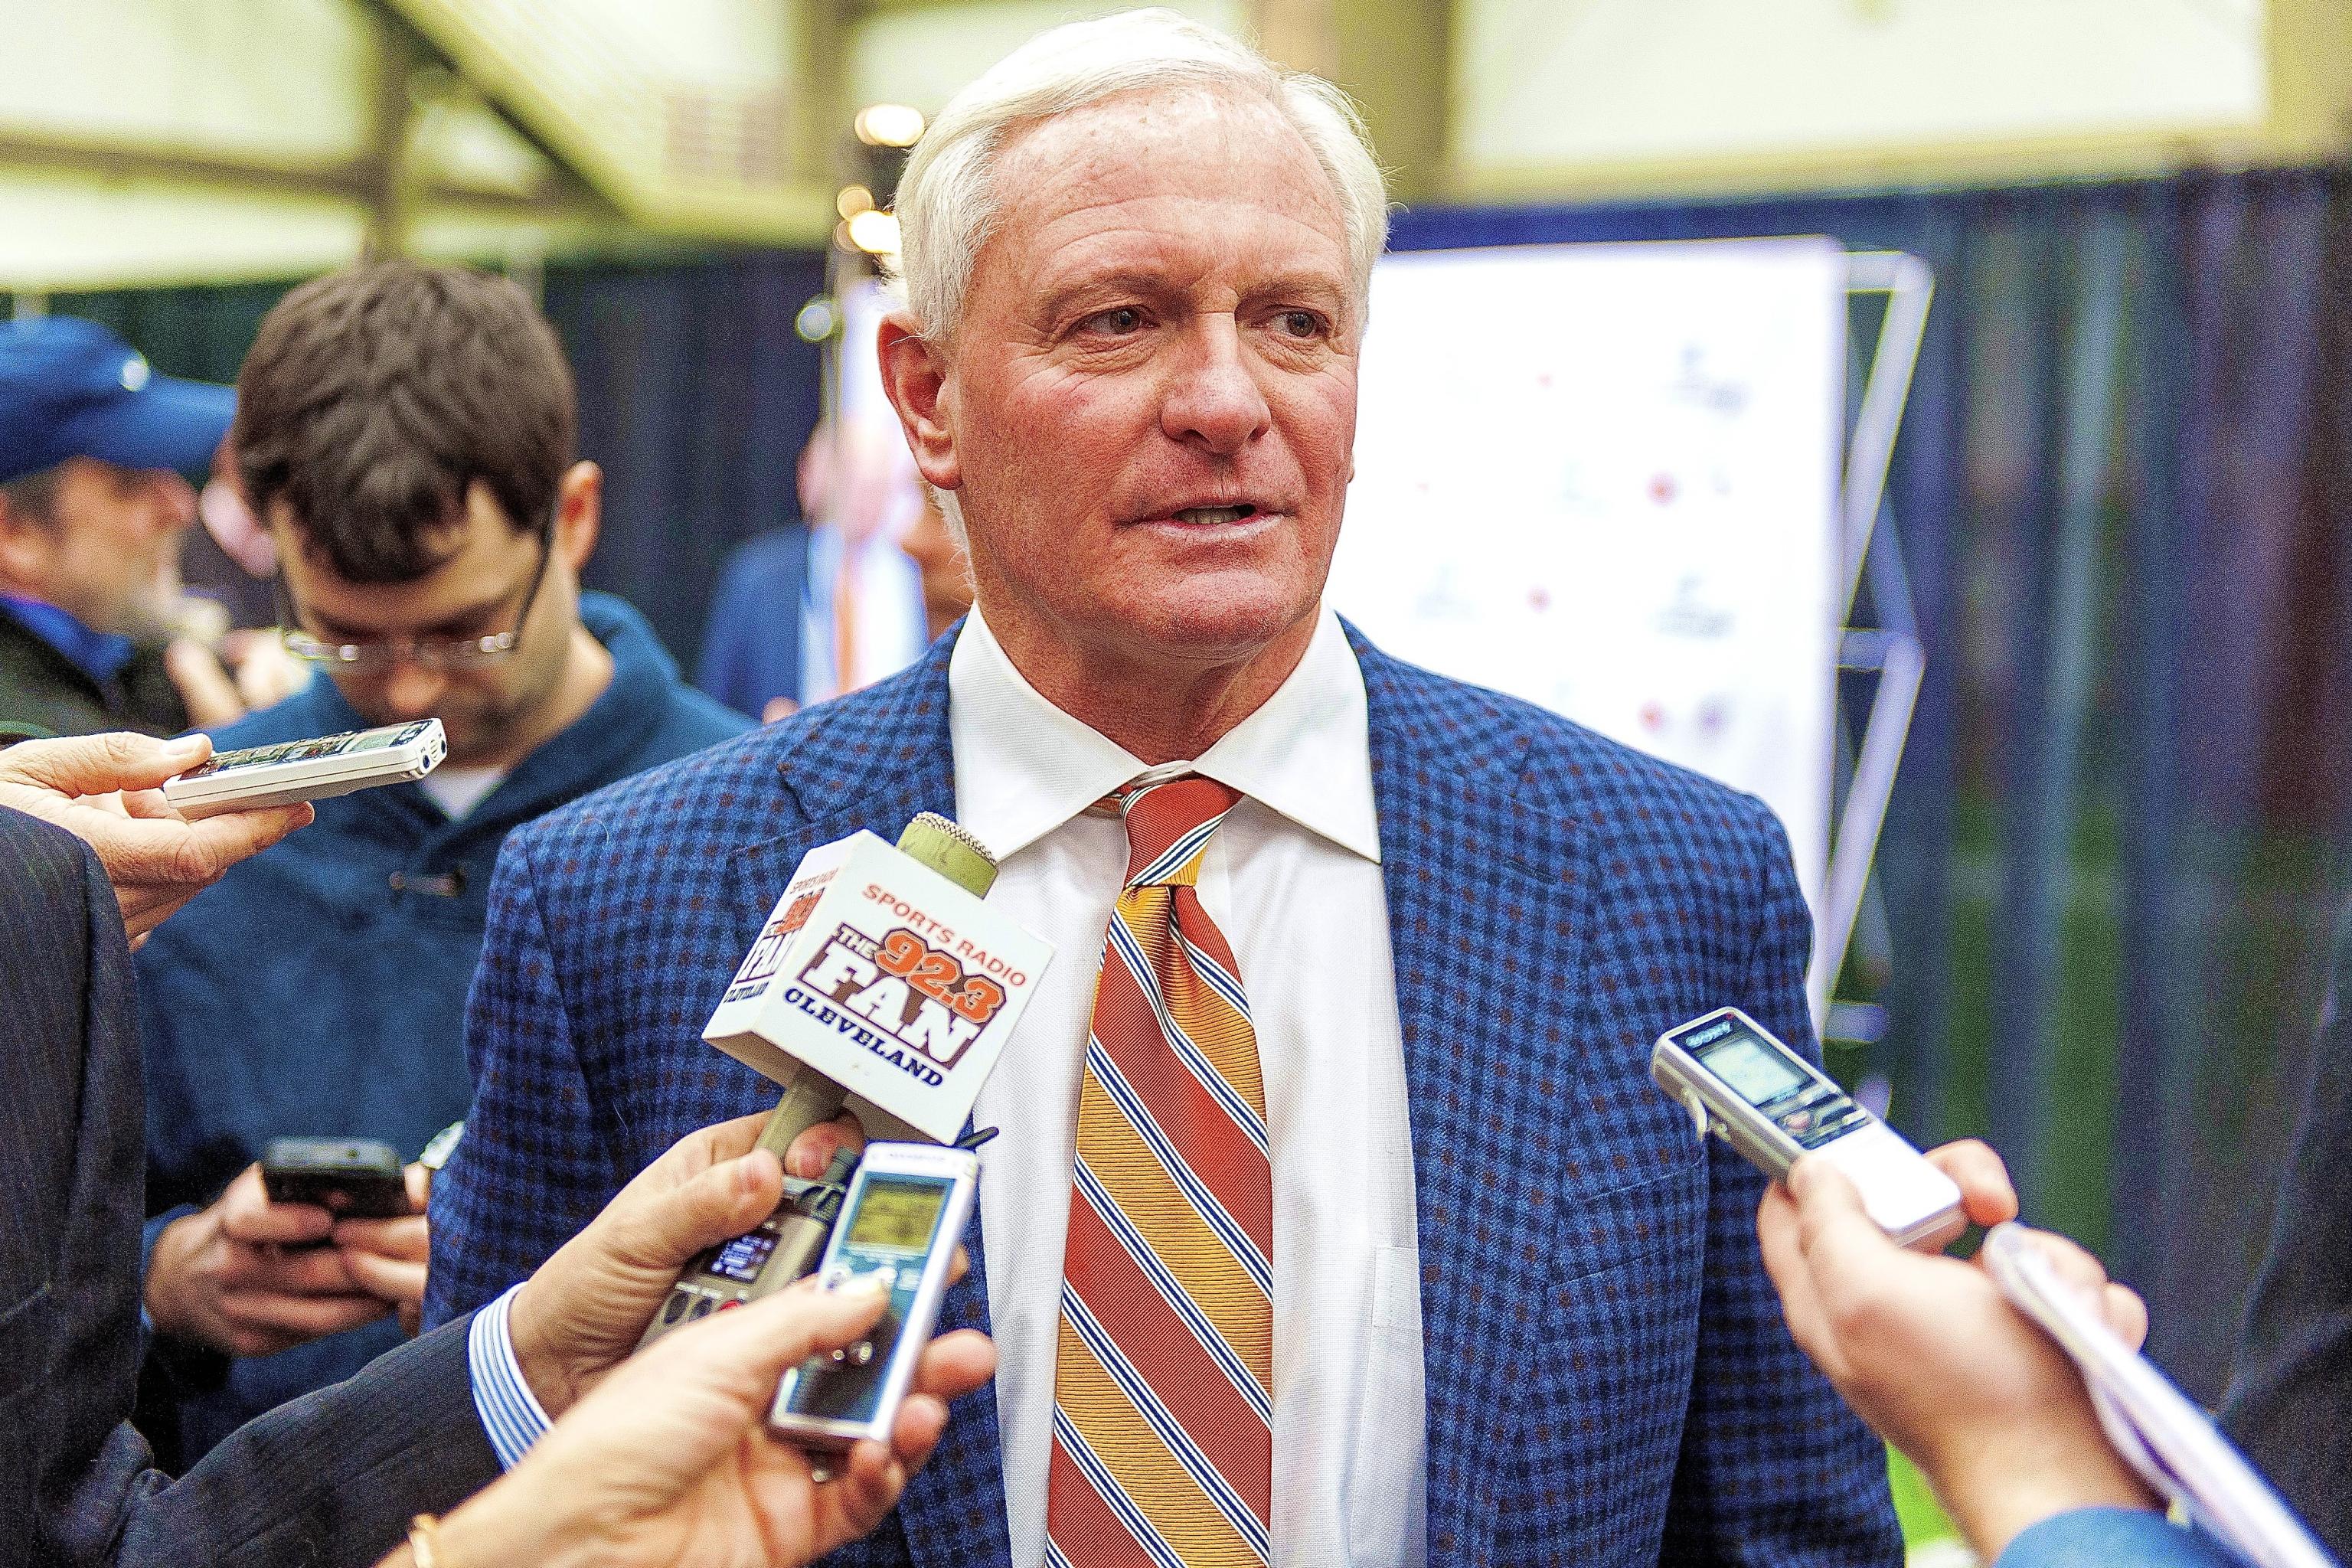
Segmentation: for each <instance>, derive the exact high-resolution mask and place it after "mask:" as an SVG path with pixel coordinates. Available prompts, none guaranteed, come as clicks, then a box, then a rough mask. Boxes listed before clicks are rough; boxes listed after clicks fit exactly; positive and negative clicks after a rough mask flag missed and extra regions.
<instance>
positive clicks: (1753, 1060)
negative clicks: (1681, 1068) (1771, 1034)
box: [1698, 1035, 1811, 1105]
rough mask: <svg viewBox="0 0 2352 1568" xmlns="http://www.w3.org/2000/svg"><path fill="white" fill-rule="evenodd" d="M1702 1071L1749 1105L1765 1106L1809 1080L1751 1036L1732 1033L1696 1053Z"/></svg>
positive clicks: (1800, 1087)
mask: <svg viewBox="0 0 2352 1568" xmlns="http://www.w3.org/2000/svg"><path fill="white" fill-rule="evenodd" d="M1698 1059H1699V1060H1700V1061H1702V1062H1704V1063H1706V1070H1707V1071H1709V1072H1711V1073H1713V1074H1714V1075H1715V1076H1716V1077H1717V1078H1719V1079H1722V1080H1723V1081H1724V1082H1726V1083H1727V1084H1729V1085H1730V1086H1731V1089H1732V1092H1733V1093H1735V1094H1737V1095H1738V1096H1739V1098H1740V1099H1742V1100H1746V1101H1747V1102H1748V1104H1750V1105H1767V1104H1769V1103H1770V1102H1771V1101H1773V1100H1778V1099H1780V1097H1781V1096H1782V1095H1784V1094H1788V1093H1790V1091H1792V1090H1795V1089H1802V1088H1804V1087H1805V1085H1806V1084H1807V1083H1809V1082H1811V1079H1808V1078H1807V1077H1806V1076H1805V1075H1804V1074H1803V1073H1802V1072H1801V1071H1799V1070H1798V1069H1797V1068H1795V1067H1794V1066H1792V1065H1791V1064H1790V1062H1789V1060H1788V1058H1785V1057H1782V1056H1781V1055H1780V1054H1779V1053H1778V1052H1776V1051H1774V1050H1772V1049H1771V1048H1770V1047H1768V1046H1766V1045H1764V1044H1762V1043H1761V1042H1759V1040H1758V1039H1757V1038H1756V1037H1754V1036H1753V1035H1734V1036H1732V1037H1730V1038H1729V1039H1727V1040H1725V1041H1723V1042H1722V1043H1721V1044H1719V1045H1713V1046H1708V1047H1706V1048H1705V1049H1703V1050H1701V1051H1700V1052H1699V1058H1698Z"/></svg>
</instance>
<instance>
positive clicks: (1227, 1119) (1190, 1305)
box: [1045, 774, 1274, 1568]
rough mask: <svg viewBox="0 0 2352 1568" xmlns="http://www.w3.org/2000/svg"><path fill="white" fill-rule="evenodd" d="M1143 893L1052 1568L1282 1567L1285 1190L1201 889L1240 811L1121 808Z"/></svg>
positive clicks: (1049, 1521)
mask: <svg viewBox="0 0 2352 1568" xmlns="http://www.w3.org/2000/svg"><path fill="white" fill-rule="evenodd" d="M1116 798H1117V804H1118V807H1119V809H1120V812H1121V814H1122V815H1123V816H1124V817H1125V818H1126V822H1127V837H1128V873H1127V885H1126V887H1125V889H1123V890H1122V891H1121V892H1120V894H1119V897H1118V907H1117V908H1116V909H1115V910H1113V911H1112V914H1111V921H1110V930H1109V933H1108V940H1107V941H1106V942H1105V944H1104V948H1103V956H1102V967H1101V969H1100V971H1099V972H1098V973H1097V977H1096V981H1095V1014H1094V1031H1093V1034H1092V1036H1091V1037H1089V1038H1088V1039H1087V1066H1086V1077H1085V1079H1084V1081H1083V1084H1082V1087H1081V1088H1080V1090H1079V1094H1078V1131H1077V1161H1076V1173H1075V1177H1074V1181H1073V1184H1072V1190H1071V1194H1070V1230H1069V1241H1068V1245H1067V1248H1066V1251H1065V1253H1064V1257H1063V1265H1062V1274H1063V1280H1062V1322H1061V1332H1060V1339H1059V1342H1058V1343H1057V1344H1056V1346H1055V1358H1054V1449H1053V1458H1052V1468H1051V1471H1050V1473H1049V1479H1048V1482H1047V1487H1046V1494H1045V1561H1046V1563H1048V1564H1049V1568H1129V1565H1134V1568H1155V1565H1156V1568H1208V1565H1219V1568H1222V1565H1224V1564H1235V1565H1240V1564H1253V1563H1259V1564H1262V1563H1265V1561H1266V1558H1267V1551H1268V1546H1267V1528H1268V1522H1269V1513H1270V1508H1271V1494H1272V1482H1271V1479H1270V1476H1271V1470H1272V1464H1273V1422H1274V1354H1273V1348H1272V1342H1273V1318H1274V1314H1273V1308H1272V1302H1273V1298H1274V1272H1273V1268H1272V1267H1271V1259H1272V1258H1273V1255H1274V1197H1273V1185H1274V1184H1273V1170H1272V1166H1271V1165H1270V1164H1269V1163H1268V1161H1267V1158H1266V1136H1265V1089H1264V1088H1263V1087H1262V1085H1261V1082H1260V1079H1259V1076H1258V1059H1257V1037H1256V1035H1255V1032H1254V1031H1253V1030H1252V1029H1251V1027H1250V1016H1249V1005H1248V1003H1247V1002H1246V1001H1245V1000H1244V997H1243V994H1242V987H1241V980H1240V976H1239V973H1238V971H1237V970H1236V969H1235V967H1234V956H1233V951H1232V949H1230V948H1229V947H1227V946H1226V944H1225V939H1224V938H1223V935H1221V934H1220V933H1219V932H1218V931H1217V928H1216V927H1215V926H1214V925H1213V924H1211V923H1210V921H1209V917H1208V915H1207V914H1206V913H1205V912H1204V911H1203V910H1202V908H1201V897H1200V893H1199V892H1198V890H1197V889H1196V887H1195V883H1196V882H1197V881H1198V879H1199V877H1200V872H1201V861H1202V857H1203V856H1204V855H1205V854H1206V853H1207V851H1208V846H1209V839H1210V837H1211V836H1212V835H1213V834H1214V833H1215V832H1216V830H1217V825H1218V824H1219V823H1221V822H1223V820H1224V817H1225V814H1226V813H1227V812H1229V811H1231V810H1232V809H1233V807H1234V802H1236V801H1237V800H1239V799H1240V798H1241V797H1240V795H1239V794H1238V793H1237V792H1235V791H1234V790H1232V789H1229V788H1227V787H1226V786H1225V785H1223V784H1218V783H1216V782H1215V781H1214V780H1212V779H1205V778H1202V777H1200V776H1199V775H1197V774H1186V775H1184V776H1182V777H1179V778H1175V779H1171V780H1168V781H1167V782H1165V783H1160V784H1150V785H1147V786H1142V787H1139V788H1136V789H1133V790H1131V791H1129V792H1128V793H1127V794H1125V795H1121V796H1118V797H1116Z"/></svg>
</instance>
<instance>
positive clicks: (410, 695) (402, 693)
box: [382, 658, 449, 722]
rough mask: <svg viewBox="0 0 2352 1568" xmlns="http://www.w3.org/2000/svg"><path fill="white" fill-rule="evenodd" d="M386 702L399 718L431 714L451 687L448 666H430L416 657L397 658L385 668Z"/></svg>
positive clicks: (399, 719) (421, 716) (386, 707)
mask: <svg viewBox="0 0 2352 1568" xmlns="http://www.w3.org/2000/svg"><path fill="white" fill-rule="evenodd" d="M448 689H449V674H448V671H446V670H441V669H432V668H427V667H425V665H421V664H419V663H417V662H416V661H415V659H413V658H401V659H396V660H394V663H393V664H392V666H391V667H390V668H387V669H386V670H385V671H384V672H383V687H382V691H383V705H384V707H385V709H386V710H389V712H390V714H391V716H392V717H393V718H394V721H396V722H404V721H408V720H411V719H423V718H425V717H427V716H429V715H430V714H431V713H432V712H433V710H434V709H435V708H436V706H437V705H438V704H439V702H440V700H441V696H442V694H443V693H444V692H446V691H447V690H448Z"/></svg>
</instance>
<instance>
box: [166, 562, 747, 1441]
mask: <svg viewBox="0 0 2352 1568" xmlns="http://www.w3.org/2000/svg"><path fill="white" fill-rule="evenodd" d="M580 618H581V620H582V622H583V624H585V625H586V626H587V627H588V630H589V631H590V632H591V633H592V634H593V636H594V637H596V639H597V640H598V641H600V642H602V643H603V644H604V647H605V648H606V649H607V650H608V651H609V652H610V653H611V654H612V656H613V679H612V684H611V685H610V686H608V687H606V688H605V689H604V693H603V695H602V696H600V697H598V698H597V700H596V701H595V703H594V704H593V706H592V707H591V708H590V709H589V710H588V711H587V712H586V713H584V714H583V715H582V716H581V717H580V718H579V719H577V720H575V721H572V725H571V726H570V727H569V728H567V729H565V730H564V731H562V732H561V733H559V734H557V735H556V736H555V737H554V738H552V739H551V740H549V741H548V742H545V743H544V744H542V745H541V746H540V747H539V749H538V750H536V751H534V752H531V753H530V755H529V756H527V757H525V758H524V759H523V760H522V762H521V763H520V764H519V765H518V766H517V767H516V768H515V770H514V771H513V772H512V773H509V774H508V775H507V776H506V777H505V778H504V779H502V780H500V781H499V784H498V787H497V788H496V789H494V790H493V791H491V792H490V794H488V795H486V796H484V797H483V799H482V800H481V801H480V802H479V803H478V805H476V806H475V807H474V809H473V810H472V811H470V812H468V813H467V815H466V816H464V817H462V818H460V819H458V820H457V821H454V822H453V821H451V820H450V819H449V818H448V817H447V816H445V815H444V814H443V813H442V810H441V808H440V807H439V806H438V805H435V804H434V803H433V801H432V800H431V799H430V798H429V797H427V796H426V795H425V792H424V791H423V790H422V789H420V788H418V787H417V786H416V785H415V784H387V785H384V786H383V787H381V788H377V789H371V790H362V791H360V792H359V793H357V794H353V795H342V796H340V797H338V798H336V799H333V800H323V801H320V803H319V808H318V809H319V819H318V821H317V822H315V823H313V824H312V825H311V826H309V827H306V828H304V829H302V830H301V831H300V832H299V833H296V834H294V835H293V836H291V837H289V838H287V839H286V840H284V841H283V842H282V843H279V844H278V845H276V846H275V847H271V848H269V849H268V850H265V851H263V852H262V853H261V854H259V855H257V856H255V857H254V858H252V859H250V860H247V861H246V862H245V863H244V864H242V865H240V866H237V867H236V868H234V869H232V870H231V871H230V872H229V874H228V875H227V877H226V878H225V879H223V880H222V881H221V882H220V883H219V884H218V885H217V886H215V887H212V888H208V889H205V891H204V892H203V893H201V894H199V895H197V897H196V898H195V899H194V900H192V901H191V902H190V903H189V904H188V906H187V907H186V908H185V909H184V910H180V912H179V913H177V914H175V915H173V917H172V918H171V919H170V920H168V921H164V922H163V925H162V926H161V927H159V928H157V930H156V931H155V933H154V935H153V936H152V937H151V938H150V939H149V941H148V942H147V944H146V946H145V947H143V948H142V949H141V950H140V952H139V954H138V959H137V962H138V967H139V992H140V1006H141V1012H142V1020H143V1025H144V1034H145V1045H146V1056H147V1161H148V1165H147V1184H148V1185H147V1198H148V1213H149V1214H151V1215H155V1216H156V1217H154V1218H152V1219H151V1220H149V1221H148V1224H147V1245H148V1246H149V1247H151V1248H152V1246H153V1245H154V1239H155V1237H156V1235H157V1234H158V1233H159V1232H160V1231H161V1230H162V1228H163V1226H164V1225H165V1224H168V1223H169V1222H170V1221H171V1220H173V1219H175V1218H177V1217H179V1216H180V1215H184V1214H186V1213H189V1212H190V1211H191V1210H192V1209H193V1208H195V1207H200V1206H202V1205H206V1204H209V1203H210V1202H212V1201H213V1199H215V1197H217V1196H218V1195H219V1194H220V1191H221V1189H222V1188H223V1187H224V1186H226V1184H228V1182H229V1180H230V1179H231V1178H232V1177H234V1176H235V1175H236V1173H238V1172H240V1171H242V1170H243V1169H244V1168H245V1167H246V1166H247V1165H248V1164H251V1163H253V1162H254V1161H256V1160H257V1159H259V1158H260V1157H261V1152H262V1149H263V1146H264V1145H265V1144H267V1143H268V1141H269V1140H270V1139H272V1138H277V1137H326V1138H341V1137H356V1138H374V1139H381V1140H383V1142H387V1143H390V1144H391V1145H392V1146H393V1148H394V1150H396V1151H397V1152H399V1154H400V1156H401V1157H402V1158H403V1159H404V1160H414V1159H415V1158H416V1156H417V1155H418V1154H419V1153H420V1152H422V1151H423V1149H424V1147H425V1141H426V1140H427V1139H429V1138H430V1137H431V1136H432V1135H433V1134H434V1133H435V1132H436V1131H439V1130H440V1129H441V1128H443V1127H445V1126H446V1125H447V1124H448V1123H450V1122H452V1121H457V1120H458V1119H459V1118H461V1117H463V1116H464V1115H465V1114H466V1108H467V1104H468V1103H469V1101H470V1100H471V1099H472V1094H473V1090H472V1084H471V1080H470V1079H469V1077H468V1074H467V1068H466V1048H465V1020H466V993H467V987H468V986H469V985H470V984H471V983H472V981H473V977H474V964H475V961H476V960H477V959H478V957H479V956H480V954H481V950H482V928H483V924H484V921H485V919H486V918H487V915H488V894H489V885H490V871H491V868H493V867H494V866H495V865H496V864H497V862H498V855H499V845H500V844H501V843H503V842H504V841H505V839H506V836H507V833H508V831H509V829H510V828H513V827H515V826H519V825H520V824H522V823H525V822H528V821H530V819H532V818H533V817H536V816H541V815H543V814H544V813H546V812H549V811H551V810H553V809H554V808H555V807H557V806H559V805H563V804H564V803H565V802H567V801H572V800H576V799H578V798H579V797H580V796H582V795H586V794H588V793H589V792H590V791H592V790H595V789H598V788H601V787H602V786H604V785H605V784H612V783H614V781H616V780H618V779H622V778H625V777H627V776H628V775H629V774H631V773H638V772H641V771H643V770H644V769H646V768H650V767H653V766H655V765H656V763H666V762H668V761H670V760H671V759H672V758H675V757H681V756H684V755H685V754H687V753H688V752H695V751H699V750H701V749H702V748H703V747H705V746H709V745H714V744H716V743H717V742H720V741H723V740H725V739H727V738H728V737H729V736H730V735H734V734H737V733H739V732H740V731H743V730H745V729H748V728H750V721H748V720H746V719H744V718H742V717H741V716H740V715H739V714H737V713H735V712H733V711H732V710H729V709H726V708H723V707H721V706H719V704H718V703H717V702H715V701H713V700H710V699H709V698H708V697H705V696H704V695H702V694H701V693H700V692H698V691H696V690H694V689H691V688H690V687H688V686H686V685H685V684H684V683H683V682H682V681H681V680H680V679H678V672H677V665H676V663H675V662H673V661H672V660H671V658H670V657H669V655H668V654H667V652H666V651H664V649H663V648H662V647H661V644H660V643H659V642H658V641H657V640H656V638H655V637H654V633H653V629H652V627H650V626H647V625H646V622H645V619H644V618H643V617H642V616H639V615H638V614H637V612H636V611H635V610H634V609H632V608H630V607H629V606H628V605H625V604H624V603H622V602H621V601H620V600H618V599H615V598H613V597H611V596H609V595H603V594H584V595H582V596H581V600H580ZM367 724H368V721H367V720H366V719H364V718H363V717H362V716H361V714H360V713H359V712H358V711H356V710H354V709H353V708H352V706H351V704H350V703H348V702H346V701H345V700H343V697H342V694H341V692H340V691H338V690H337V689H335V684H334V682H333V681H331V680H330V679H323V678H321V679H316V680H313V681H312V682H311V683H310V687H309V688H308V689H306V690H304V691H302V692H299V693H298V694H297V695H295V696H293V697H290V698H289V699H287V700H285V701H283V702H280V703H278V705H277V706H276V707H273V708H269V709H267V710H263V711H262V712H259V713H255V714H252V715H250V716H248V717H247V718H245V719H242V720H240V721H237V722H236V723H235V724H232V725H230V726H228V727H227V728H226V729H224V730H221V731H217V732H216V733H215V735H214V737H213V740H214V743H215V745H216V746H217V747H218V748H219V749H220V750H222V751H229V750H232V749H235V748H237V747H242V746H262V745H269V744H272V743H274V742H280V741H294V740H300V739H303V738H305V737H307V736H312V735H330V734H334V733H337V732H338V731H345V730H358V729H364V728H366V727H367ZM399 1339H400V1330H399V1328H398V1326H397V1324H396V1323H394V1321H392V1320H390V1319H384V1320H382V1321H377V1322H375V1323H372V1324H370V1325H368V1326H366V1327H364V1328H360V1329H355V1330H352V1331H350V1332H348V1333H342V1334H337V1335H334V1336H332V1337H331V1338H328V1339H324V1340H319V1341H314V1342H311V1343H310V1344H306V1345H299V1346H297V1347H295V1348H294V1349H292V1350H289V1351H284V1352H279V1353H278V1354H277V1355H272V1356H262V1357H257V1358H254V1359H250V1360H239V1361H230V1360H228V1359H226V1358H225V1357H222V1356H220V1355H218V1354H216V1353H215V1352H209V1351H205V1350H202V1349H201V1348H199V1347H194V1346H190V1345H185V1344H181V1343H178V1342H173V1341H171V1340H168V1339H158V1340H156V1341H155V1342H153V1343H152V1346H151V1349H150V1352H149V1356H148V1368H147V1375H146V1381H145V1384H144V1385H143V1389H142V1424H143V1425H152V1426H156V1427H160V1428H161V1430H154V1431H151V1433H150V1436H152V1437H153V1438H155V1439H157V1444H158V1448H159V1451H160V1452H161V1453H163V1454H164V1455H165V1456H167V1457H168V1458H170V1459H173V1460H176V1461H177V1465H178V1466H180V1467H184V1466H186V1465H190V1464H193V1463H194V1462H195V1460H196V1459H197V1458H199V1457H200V1456H201V1455H202V1454H204V1452H205V1450H206V1449H208V1448H210V1447H212V1446H213V1445H214V1444H215V1443H216V1442H218V1441H219V1440H220V1439H221V1438H222V1437H224V1436H226V1435H227V1434H228V1433H229V1432H231V1431H233V1430H235V1429H236V1427H237V1426H239V1425H241V1424H242V1423H244V1422H246V1421H247V1420H249V1419H251V1418H252V1417H254V1416H256V1415H260V1414H262V1413H263V1412H264V1411H266V1410H268V1409H270V1408H271V1407H273V1406H275V1405H279V1404H282V1403H283V1402H285V1401H286V1400H289V1399H292V1398H294V1397H295V1396H296V1395H298V1394H306V1393H309V1392H310V1390H312V1389H314V1388H320V1387H323V1386H325V1385H326V1384H330V1383H334V1382H337V1381H340V1380H341V1379H342V1378H345V1377H348V1376H350V1375H351V1374H352V1373H354V1372H357V1371H358V1370H359V1369H360V1368H361V1367H362V1366H363V1365H365V1364H366V1363H368V1362H369V1361H370V1360H371V1359H373V1357H375V1356H377V1355H379V1354H381V1353H383V1352H384V1351H386V1350H388V1349H390V1348H391V1347H392V1346H393V1345H394V1344H396V1343H398V1342H399ZM174 1425H176V1426H177V1428H178V1431H177V1440H176V1442H174V1441H173V1435H172V1431H171V1428H172V1427H173V1426H174Z"/></svg>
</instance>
